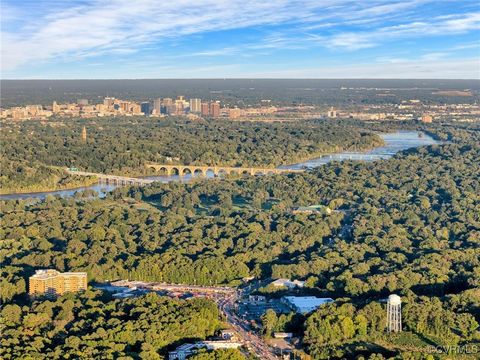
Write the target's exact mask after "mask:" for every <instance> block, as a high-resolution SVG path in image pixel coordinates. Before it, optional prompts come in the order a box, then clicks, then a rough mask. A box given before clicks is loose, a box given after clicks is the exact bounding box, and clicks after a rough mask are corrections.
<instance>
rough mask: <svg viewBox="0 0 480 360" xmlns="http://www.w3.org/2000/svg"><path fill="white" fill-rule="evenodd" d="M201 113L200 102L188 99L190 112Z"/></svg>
mask: <svg viewBox="0 0 480 360" xmlns="http://www.w3.org/2000/svg"><path fill="white" fill-rule="evenodd" d="M201 111H202V100H200V99H190V112H193V113H199V112H201Z"/></svg>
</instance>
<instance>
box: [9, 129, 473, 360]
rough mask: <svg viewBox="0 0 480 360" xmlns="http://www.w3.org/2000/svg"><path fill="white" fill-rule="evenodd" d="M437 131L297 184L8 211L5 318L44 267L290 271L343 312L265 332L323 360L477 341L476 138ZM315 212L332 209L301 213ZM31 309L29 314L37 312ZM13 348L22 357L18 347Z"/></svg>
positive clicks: (160, 190)
mask: <svg viewBox="0 0 480 360" xmlns="http://www.w3.org/2000/svg"><path fill="white" fill-rule="evenodd" d="M427 130H428V131H430V132H431V133H432V134H434V135H435V136H437V137H439V138H441V139H445V140H448V141H449V143H445V144H442V145H434V146H428V147H422V148H418V149H410V150H407V151H404V152H402V153H399V154H397V155H396V156H394V157H393V158H391V159H388V160H383V161H376V162H372V163H363V162H355V161H346V162H341V163H339V162H334V163H330V164H328V165H325V166H322V167H319V168H316V169H314V170H311V171H308V172H306V173H300V174H288V175H274V176H265V177H251V178H240V179H227V180H222V179H216V180H212V181H203V182H194V183H190V184H180V183H170V184H152V185H151V186H148V187H144V188H121V189H117V190H116V191H115V192H113V193H112V194H111V195H109V196H108V197H107V198H106V199H85V198H84V197H81V196H78V197H75V198H68V199H60V198H54V197H49V198H47V199H46V200H45V201H42V202H33V203H32V202H28V201H9V202H3V203H2V219H1V228H0V239H2V240H1V241H0V272H1V280H0V281H1V283H0V287H1V292H0V296H1V300H2V302H4V303H5V304H8V305H7V306H8V307H9V309H11V308H12V307H14V306H16V305H14V304H16V303H23V302H24V301H25V294H24V292H25V289H26V285H25V279H26V278H27V277H28V276H29V275H31V274H32V273H33V271H34V269H36V268H44V267H54V268H57V269H58V270H60V271H64V270H82V271H87V273H88V274H89V279H90V280H95V281H102V280H106V279H115V278H130V279H139V280H155V281H167V282H176V283H193V282H195V283H197V284H207V285H208V284H214V283H215V284H225V285H231V286H236V285H238V284H240V283H241V282H242V278H244V277H246V276H255V277H256V278H257V279H268V278H272V277H273V278H277V277H288V278H296V279H302V280H306V286H307V288H306V289H305V291H306V292H307V293H309V294H313V295H322V296H329V297H332V298H334V299H336V302H335V303H334V304H331V305H328V306H326V307H322V308H320V309H319V310H317V311H315V312H313V313H312V314H309V315H307V316H306V318H304V319H298V318H285V317H284V318H280V317H278V318H276V317H273V316H272V314H270V315H269V317H267V318H264V332H265V334H267V335H268V334H270V333H271V332H272V331H273V330H278V329H279V330H283V329H285V328H287V327H289V326H293V327H294V328H295V330H296V332H297V333H300V334H301V336H302V339H303V345H304V349H305V350H306V352H307V353H308V354H310V355H311V356H312V357H313V358H314V359H325V358H344V357H352V356H354V355H356V354H363V355H365V356H366V357H368V356H370V355H371V354H382V356H384V357H393V356H398V358H399V359H400V358H402V359H405V358H412V359H413V358H418V359H420V358H423V357H422V356H421V355H419V354H421V353H422V352H423V353H424V355H425V351H426V350H425V349H426V348H427V347H428V346H437V345H465V344H479V342H480V333H479V327H478V322H479V321H480V282H479V279H480V246H479V245H480V181H479V176H478V175H479V174H480V129H479V128H478V127H476V126H472V125H465V126H452V125H449V124H443V125H442V126H433V125H432V126H431V127H430V128H429V129H427ZM312 204H322V205H324V206H327V207H328V208H329V209H331V210H332V212H331V213H328V212H325V213H318V214H315V213H314V214H294V213H292V211H291V210H292V209H293V208H294V207H296V206H300V205H312ZM392 292H395V293H398V294H399V295H401V296H402V298H403V303H404V311H403V316H404V329H405V331H404V332H403V333H401V334H399V335H389V334H387V333H385V331H384V330H385V319H384V316H385V308H384V304H383V303H382V301H383V300H384V299H385V298H386V297H387V296H388V294H390V293H392ZM59 301H64V300H59ZM132 301H148V300H142V299H138V300H132ZM159 301H161V300H159ZM108 304H110V303H108ZM108 304H107V305H105V306H120V305H118V304H117V305H108ZM115 304H116V303H115ZM7 306H4V309H6V308H7ZM32 306H33V308H32V307H30V308H28V307H27V308H25V307H23V308H20V310H21V311H22V312H25V313H28V314H34V313H35V311H36V310H35V306H36V305H35V304H34V305H32ZM37 306H40V305H37ZM93 307H94V306H93ZM102 308H103V305H102ZM12 311H13V310H12ZM15 311H16V313H18V312H19V310H18V309H17V310H14V312H15ZM92 311H93V310H92ZM99 311H100V310H99ZM123 311H125V310H123ZM12 316H13V315H12ZM28 316H29V315H28ZM13 317H14V320H15V319H19V318H21V317H22V316H21V315H18V316H17V317H15V316H13ZM18 321H19V320H17V323H15V322H13V324H14V325H11V328H12V329H13V328H16V327H17V325H16V324H18ZM146 321H147V322H148V320H146ZM74 324H75V320H74ZM73 328H75V327H73ZM69 329H70V328H67V329H66V330H65V331H66V333H65V334H64V335H63V336H70V330H69ZM104 330H105V331H106V333H107V334H114V330H111V329H110V328H109V329H104ZM12 331H13V330H12ZM46 334H47V333H40V334H39V335H38V337H39V339H38V341H39V342H42V341H45V340H44V339H47V338H48V339H50V337H49V336H47V335H46ZM88 334H89V332H80V335H82V336H88ZM7 335H8V334H7ZM71 335H73V333H72V334H71ZM75 336H79V335H75ZM112 336H114V335H112ZM14 338H15V337H14ZM4 341H7V342H6V344H8V349H14V348H15V344H14V343H15V340H13V339H12V337H8V336H7V339H4ZM173 341H175V340H173ZM53 344H61V343H60V342H53ZM57 346H63V345H57ZM164 346H166V343H165V342H160V343H159V345H156V346H155V347H154V348H153V350H152V351H155V352H159V353H161V352H162V351H163V348H164ZM47 348H48V347H47ZM50 348H51V349H52V351H55V350H54V349H53V347H50ZM60 349H61V347H60ZM127 349H130V350H131V348H127ZM135 349H137V350H138V348H135ZM9 351H10V350H9ZM11 351H14V350H11ZM17 351H18V349H17ZM119 351H120V350H119ZM121 351H124V350H121ZM409 354H410V355H411V356H412V357H408V356H409ZM415 354H416V355H415ZM433 355H435V354H431V356H433ZM199 356H200V355H199ZM202 356H203V355H202ZM205 356H211V357H212V356H217V355H216V354H206V355H205ZM218 356H220V355H218ZM375 356H376V355H375ZM375 356H374V357H372V358H380V357H375ZM378 356H380V355H378ZM213 358H215V357H213Z"/></svg>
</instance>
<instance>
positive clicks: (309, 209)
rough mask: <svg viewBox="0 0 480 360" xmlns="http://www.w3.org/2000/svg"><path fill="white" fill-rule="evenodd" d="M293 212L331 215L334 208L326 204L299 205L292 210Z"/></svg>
mask: <svg viewBox="0 0 480 360" xmlns="http://www.w3.org/2000/svg"><path fill="white" fill-rule="evenodd" d="M292 213H293V214H326V215H330V214H331V213H332V210H331V209H330V208H329V207H328V206H324V205H310V206H299V207H297V208H295V209H293V210H292Z"/></svg>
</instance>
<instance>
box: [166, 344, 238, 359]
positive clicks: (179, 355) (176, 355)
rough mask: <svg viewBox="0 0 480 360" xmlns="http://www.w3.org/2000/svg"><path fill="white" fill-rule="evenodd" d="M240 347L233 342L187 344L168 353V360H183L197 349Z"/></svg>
mask: <svg viewBox="0 0 480 360" xmlns="http://www.w3.org/2000/svg"><path fill="white" fill-rule="evenodd" d="M240 346H242V344H241V343H239V342H234V341H224V340H221V341H198V342H196V343H187V344H183V345H180V346H179V347H177V348H176V349H175V350H173V351H170V352H169V353H168V359H169V360H185V359H186V358H187V357H188V356H190V355H192V354H194V353H196V352H197V351H198V349H208V350H217V349H238V348H239V347H240Z"/></svg>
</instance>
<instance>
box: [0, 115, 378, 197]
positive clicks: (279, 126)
mask: <svg viewBox="0 0 480 360" xmlns="http://www.w3.org/2000/svg"><path fill="white" fill-rule="evenodd" d="M83 126H85V127H86V129H87V141H86V143H84V142H83V141H82V139H81V130H82V128H83ZM382 144H383V142H382V140H381V138H380V137H379V136H378V135H376V134H374V133H373V132H371V131H368V130H365V129H362V128H361V125H360V124H357V125H356V126H353V125H351V124H342V123H338V124H332V123H327V122H324V121H309V122H295V123H274V124H262V123H243V122H231V121H220V120H219V121H211V122H204V121H202V122H188V121H185V120H182V119H173V120H172V119H170V120H158V119H149V118H145V117H136V118H115V119H96V120H95V121H86V120H69V121H65V122H62V123H56V122H47V123H43V124H41V123H39V122H35V121H32V122H22V123H21V124H9V125H6V124H5V125H4V126H3V127H2V147H1V149H0V186H1V187H2V191H3V192H4V193H7V192H15V191H22V192H25V191H35V190H37V191H39V190H45V189H48V188H49V186H50V185H52V186H51V187H50V189H54V188H64V187H65V186H64V185H65V184H68V183H75V180H74V179H72V178H71V177H70V176H68V175H67V174H66V173H63V172H61V171H60V170H58V169H51V168H50V167H51V166H57V167H63V168H66V167H77V168H79V169H81V170H84V171H92V172H100V173H108V174H120V175H125V174H127V175H128V174H131V175H142V174H146V173H147V169H146V168H145V163H147V162H154V163H161V164H165V163H167V164H168V163H173V164H198V165H225V166H263V167H276V166H278V165H282V164H289V163H294V162H298V161H300V160H305V159H308V158H312V157H315V156H319V155H321V154H324V153H331V152H337V151H342V150H350V149H355V150H365V149H370V148H372V147H375V146H380V145H382Z"/></svg>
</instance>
